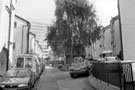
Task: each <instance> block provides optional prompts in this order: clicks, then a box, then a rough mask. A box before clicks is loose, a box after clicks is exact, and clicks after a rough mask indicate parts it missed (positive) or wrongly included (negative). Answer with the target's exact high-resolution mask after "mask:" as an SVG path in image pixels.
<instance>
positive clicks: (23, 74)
mask: <svg viewBox="0 0 135 90" xmlns="http://www.w3.org/2000/svg"><path fill="white" fill-rule="evenodd" d="M29 76H30V71H29V70H28V69H22V70H17V73H16V77H29Z"/></svg>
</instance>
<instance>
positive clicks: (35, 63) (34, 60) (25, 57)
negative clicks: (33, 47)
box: [16, 54, 40, 79]
mask: <svg viewBox="0 0 135 90" xmlns="http://www.w3.org/2000/svg"><path fill="white" fill-rule="evenodd" d="M16 68H31V70H32V71H33V72H34V74H35V79H38V78H39V77H40V63H39V60H38V57H37V55H32V54H20V55H18V56H17V58H16Z"/></svg>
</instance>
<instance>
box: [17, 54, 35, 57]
mask: <svg viewBox="0 0 135 90" xmlns="http://www.w3.org/2000/svg"><path fill="white" fill-rule="evenodd" d="M17 57H37V55H36V54H19V55H18V56H17Z"/></svg>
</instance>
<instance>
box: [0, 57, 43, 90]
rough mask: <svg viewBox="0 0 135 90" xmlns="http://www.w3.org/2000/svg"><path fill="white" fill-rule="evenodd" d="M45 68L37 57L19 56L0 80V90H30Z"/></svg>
mask: <svg viewBox="0 0 135 90" xmlns="http://www.w3.org/2000/svg"><path fill="white" fill-rule="evenodd" d="M43 67H45V66H44V65H43V64H42V62H40V60H39V58H38V56H37V55H32V54H21V55H18V56H17V58H16V66H15V67H14V68H11V69H9V70H8V71H7V72H6V73H5V74H4V75H3V76H1V79H0V90H1V89H3V90H14V89H15V90H22V89H28V90H31V88H32V86H34V84H35V82H36V80H37V79H39V78H40V75H41V74H42V72H43V70H44V68H43Z"/></svg>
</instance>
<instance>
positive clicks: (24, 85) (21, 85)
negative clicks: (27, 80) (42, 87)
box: [18, 84, 28, 87]
mask: <svg viewBox="0 0 135 90" xmlns="http://www.w3.org/2000/svg"><path fill="white" fill-rule="evenodd" d="M26 86H28V84H20V85H18V87H26Z"/></svg>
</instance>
